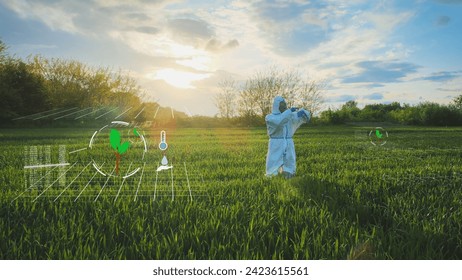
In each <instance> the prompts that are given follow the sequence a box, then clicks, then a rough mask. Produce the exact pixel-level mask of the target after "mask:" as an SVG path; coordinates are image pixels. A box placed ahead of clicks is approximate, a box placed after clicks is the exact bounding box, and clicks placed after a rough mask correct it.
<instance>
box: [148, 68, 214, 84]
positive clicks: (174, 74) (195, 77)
mask: <svg viewBox="0 0 462 280" xmlns="http://www.w3.org/2000/svg"><path fill="white" fill-rule="evenodd" d="M208 77H210V74H205V73H204V74H199V73H192V72H185V71H178V70H175V69H171V68H166V69H162V70H159V71H157V72H156V73H155V74H152V75H150V78H151V79H154V80H163V81H165V82H166V83H168V84H170V85H172V86H174V87H177V88H184V89H191V88H194V86H192V85H191V83H192V82H194V81H199V80H202V79H205V78H208Z"/></svg>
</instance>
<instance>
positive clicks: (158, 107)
mask: <svg viewBox="0 0 462 280" xmlns="http://www.w3.org/2000/svg"><path fill="white" fill-rule="evenodd" d="M159 109H160V105H159V106H157V110H156V113H155V114H154V119H155V118H156V116H157V112H159Z"/></svg>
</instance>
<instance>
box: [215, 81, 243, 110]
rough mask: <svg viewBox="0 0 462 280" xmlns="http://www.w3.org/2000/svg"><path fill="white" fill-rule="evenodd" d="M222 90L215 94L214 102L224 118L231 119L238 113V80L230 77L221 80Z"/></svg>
mask: <svg viewBox="0 0 462 280" xmlns="http://www.w3.org/2000/svg"><path fill="white" fill-rule="evenodd" d="M218 86H219V87H220V92H219V93H217V94H216V95H215V98H214V103H215V106H217V108H218V111H219V114H220V116H221V117H223V118H227V119H230V118H232V117H234V116H235V115H236V98H237V89H236V82H235V81H234V80H232V79H230V78H227V79H225V80H223V81H221V82H220V83H219V84H218Z"/></svg>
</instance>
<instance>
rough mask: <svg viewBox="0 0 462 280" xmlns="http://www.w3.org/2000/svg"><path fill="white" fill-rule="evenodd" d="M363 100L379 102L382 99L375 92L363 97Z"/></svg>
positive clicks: (381, 95)
mask: <svg viewBox="0 0 462 280" xmlns="http://www.w3.org/2000/svg"><path fill="white" fill-rule="evenodd" d="M364 98H365V99H368V100H381V99H383V94H382V93H378V92H376V93H372V94H369V95H365V96H364Z"/></svg>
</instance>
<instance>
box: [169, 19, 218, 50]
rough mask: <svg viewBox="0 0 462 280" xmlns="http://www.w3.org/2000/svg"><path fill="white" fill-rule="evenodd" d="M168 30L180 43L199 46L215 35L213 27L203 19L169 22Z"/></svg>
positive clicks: (173, 20)
mask: <svg viewBox="0 0 462 280" xmlns="http://www.w3.org/2000/svg"><path fill="white" fill-rule="evenodd" d="M167 29H168V31H169V32H170V35H171V37H172V38H174V39H175V40H176V41H178V42H184V43H188V44H197V43H200V42H203V41H207V40H209V39H210V38H212V37H213V36H214V35H215V32H214V31H213V29H212V27H211V26H210V25H209V24H208V23H207V22H205V21H203V20H201V19H189V18H177V19H172V20H169V21H168V23H167Z"/></svg>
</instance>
